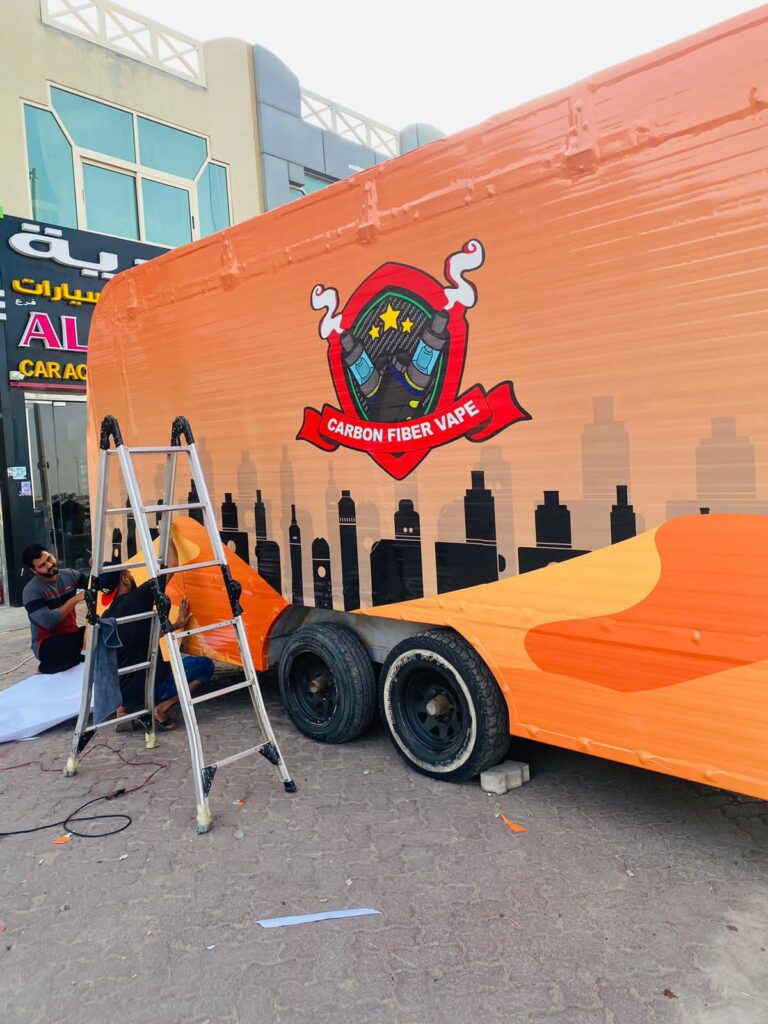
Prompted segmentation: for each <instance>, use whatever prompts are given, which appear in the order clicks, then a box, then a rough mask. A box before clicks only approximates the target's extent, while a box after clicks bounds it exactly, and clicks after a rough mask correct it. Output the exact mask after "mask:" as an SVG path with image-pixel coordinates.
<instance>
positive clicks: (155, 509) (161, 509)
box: [143, 501, 205, 512]
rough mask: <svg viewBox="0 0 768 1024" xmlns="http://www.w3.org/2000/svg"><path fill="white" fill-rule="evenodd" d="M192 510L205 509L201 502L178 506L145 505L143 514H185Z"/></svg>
mask: <svg viewBox="0 0 768 1024" xmlns="http://www.w3.org/2000/svg"><path fill="white" fill-rule="evenodd" d="M194 508H205V505H204V504H203V503H202V502H201V501H192V502H189V501H185V502H183V503H182V504H180V505H145V506H144V509H143V511H144V512H187V511H191V510H192V509H194Z"/></svg>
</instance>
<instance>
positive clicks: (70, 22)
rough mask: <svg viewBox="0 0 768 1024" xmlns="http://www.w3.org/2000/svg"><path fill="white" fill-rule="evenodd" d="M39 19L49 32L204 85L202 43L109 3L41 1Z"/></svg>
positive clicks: (70, 0)
mask: <svg viewBox="0 0 768 1024" xmlns="http://www.w3.org/2000/svg"><path fill="white" fill-rule="evenodd" d="M40 17H41V19H42V21H43V24H45V25H50V26H51V27H52V28H58V29H61V31H62V32H69V33H71V34H72V35H75V36H80V37H81V38H82V39H87V40H89V41H90V42H92V43H96V44H97V45H98V46H105V47H106V48H107V49H109V50H114V51H115V52H116V53H122V54H124V55H125V56H128V57H133V58H134V60H138V61H141V62H142V63H143V64H149V65H150V67H153V68H158V69H159V70H160V71H166V72H167V73H168V74H170V75H176V76H177V77H178V78H184V79H186V80H187V81H188V82H194V83H195V84H196V85H205V64H204V62H203V47H202V44H201V43H199V42H198V41H197V40H196V39H191V38H190V37H189V36H185V35H182V34H181V33H180V32H174V31H173V29H169V28H166V27H165V26H164V25H159V24H158V23H157V22H155V21H152V20H151V19H149V18H145V17H143V15H140V14H136V13H135V12H134V11H128V10H126V9H125V7H120V5H119V4H113V3H111V0H40Z"/></svg>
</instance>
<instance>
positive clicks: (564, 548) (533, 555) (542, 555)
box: [517, 491, 589, 573]
mask: <svg viewBox="0 0 768 1024" xmlns="http://www.w3.org/2000/svg"><path fill="white" fill-rule="evenodd" d="M588 554H589V552H588V551H577V550H575V549H574V548H572V547H571V513H570V512H569V511H568V506H567V505H561V504H560V492H559V491H544V504H543V505H537V506H536V547H535V548H518V549H517V557H518V562H519V565H520V572H521V573H522V572H532V571H533V570H534V569H543V568H544V566H545V565H551V564H552V563H553V562H566V561H568V559H570V558H578V556H579V555H588Z"/></svg>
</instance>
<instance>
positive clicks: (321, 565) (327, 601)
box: [312, 537, 333, 608]
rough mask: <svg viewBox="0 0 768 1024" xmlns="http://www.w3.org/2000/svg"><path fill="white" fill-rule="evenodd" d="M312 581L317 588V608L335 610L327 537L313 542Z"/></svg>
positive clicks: (317, 538) (316, 538) (318, 538)
mask: <svg viewBox="0 0 768 1024" xmlns="http://www.w3.org/2000/svg"><path fill="white" fill-rule="evenodd" d="M312 581H313V583H314V586H315V608H333V580H332V579H331V549H330V548H329V547H328V541H327V540H326V539H325V537H315V539H314V540H313V541H312Z"/></svg>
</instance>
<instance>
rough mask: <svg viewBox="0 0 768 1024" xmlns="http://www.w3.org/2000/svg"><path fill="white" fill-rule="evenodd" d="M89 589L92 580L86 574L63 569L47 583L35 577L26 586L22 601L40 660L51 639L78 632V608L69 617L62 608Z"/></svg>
mask: <svg viewBox="0 0 768 1024" xmlns="http://www.w3.org/2000/svg"><path fill="white" fill-rule="evenodd" d="M87 586H88V577H87V576H86V575H85V573H82V572H78V571H77V570H76V569H59V574H58V576H56V577H55V579H52V580H44V579H43V578H42V577H41V576H33V577H32V579H31V580H30V581H29V583H28V584H27V585H26V587H24V592H23V593H22V595H21V600H22V604H23V605H24V608H25V610H26V612H27V615H28V616H29V624H30V626H31V627H32V650H33V651H34V654H35V657H36V658H39V657H40V644H41V643H42V642H43V641H44V640H47V639H48V637H49V636H61V635H62V634H64V633H76V632H77V629H78V626H77V615H76V613H75V609H74V608H73V609H72V611H71V612H70V613H69V614H68V615H62V614H61V610H60V609H61V606H62V605H63V604H64V603H65V602H66V601H68V600H69V599H70V597H74V595H75V594H76V593H77V591H78V590H84V589H85V588H86V587H87Z"/></svg>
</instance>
